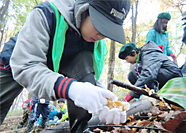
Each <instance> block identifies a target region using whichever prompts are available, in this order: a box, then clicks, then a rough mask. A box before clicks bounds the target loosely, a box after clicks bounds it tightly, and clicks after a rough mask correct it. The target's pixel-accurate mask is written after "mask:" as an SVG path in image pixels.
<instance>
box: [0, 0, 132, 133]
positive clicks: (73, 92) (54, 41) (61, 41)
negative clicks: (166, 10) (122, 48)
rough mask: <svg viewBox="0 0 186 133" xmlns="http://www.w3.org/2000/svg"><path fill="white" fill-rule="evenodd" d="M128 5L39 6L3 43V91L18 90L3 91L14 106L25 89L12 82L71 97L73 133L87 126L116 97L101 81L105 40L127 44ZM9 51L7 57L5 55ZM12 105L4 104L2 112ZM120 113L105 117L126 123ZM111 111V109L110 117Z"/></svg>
mask: <svg viewBox="0 0 186 133" xmlns="http://www.w3.org/2000/svg"><path fill="white" fill-rule="evenodd" d="M130 5H131V1H130V0H117V1H112V0H51V1H45V2H41V3H39V4H38V5H36V6H35V7H34V9H33V10H32V12H31V13H30V15H29V18H28V19H27V21H26V22H25V23H24V25H23V27H22V28H21V30H20V31H19V33H18V35H16V37H15V38H12V39H11V41H12V40H13V41H12V42H11V47H8V45H5V46H4V48H3V53H4V54H1V55H0V61H1V64H0V65H1V67H0V69H2V71H1V73H0V85H1V86H2V88H3V89H2V90H1V92H3V91H5V90H7V88H8V90H9V91H10V92H11V90H12V91H13V90H14V91H16V92H15V93H14V94H15V95H14V96H12V97H11V96H9V94H8V93H6V94H5V93H2V95H5V96H7V99H9V102H10V104H11V102H12V101H13V100H14V98H15V97H16V96H17V95H18V94H19V91H21V90H17V88H15V87H14V86H11V87H10V86H9V84H10V83H12V84H16V85H20V86H23V87H25V88H26V89H27V90H28V92H29V93H31V94H33V95H35V96H36V97H38V98H39V99H41V98H44V99H47V100H51V101H54V100H58V99H60V98H64V99H67V105H68V114H69V119H70V120H69V122H70V128H71V132H83V131H86V130H89V129H88V121H89V120H90V118H91V117H92V113H97V112H98V111H99V110H101V109H102V110H103V109H104V106H106V104H107V98H109V99H111V100H113V101H116V100H117V96H116V95H115V94H114V93H113V92H111V91H109V90H106V89H102V88H101V87H100V86H98V85H97V81H98V80H99V78H100V75H101V73H102V70H103V65H104V59H105V58H104V57H105V55H106V44H105V41H104V39H105V38H110V39H112V40H115V41H117V42H119V43H122V44H125V42H126V40H125V34H124V29H123V22H124V20H125V18H126V17H127V14H128V12H129V10H130ZM116 33H117V34H116ZM6 54H8V55H9V56H8V58H4V56H5V55H6ZM20 58H21V59H20ZM3 59H5V60H3ZM9 60H10V61H9ZM5 62H6V63H7V64H5ZM5 71H7V73H6V72H5ZM4 80H6V81H7V82H9V84H8V83H7V82H6V84H5V82H4ZM8 80H9V81H8ZM3 97H4V96H3ZM85 99H86V100H85ZM92 100H94V102H92ZM3 101H4V100H3ZM4 104H7V102H3V103H2V105H4ZM0 106H1V105H0ZM8 109H9V107H6V110H5V108H3V112H5V113H6V111H8ZM74 110H76V111H74ZM103 111H104V110H103ZM116 111H117V113H115V114H114V115H116V116H117V117H115V116H114V117H112V118H111V119H106V122H107V123H114V124H119V123H120V122H122V123H124V122H125V121H123V120H122V119H121V117H120V116H121V115H123V113H122V111H121V110H120V109H116ZM5 113H4V114H5ZM110 113H112V112H111V110H109V111H107V116H109V114H110ZM5 115H6V114H5Z"/></svg>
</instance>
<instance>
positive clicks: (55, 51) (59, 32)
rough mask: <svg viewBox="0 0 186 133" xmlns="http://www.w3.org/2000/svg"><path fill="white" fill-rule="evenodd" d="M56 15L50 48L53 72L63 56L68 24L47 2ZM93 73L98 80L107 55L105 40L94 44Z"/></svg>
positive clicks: (57, 68) (57, 67)
mask: <svg viewBox="0 0 186 133" xmlns="http://www.w3.org/2000/svg"><path fill="white" fill-rule="evenodd" d="M49 3H50V5H51V7H52V8H53V10H54V12H55V15H56V31H55V35H54V41H53V47H52V61H53V68H54V72H58V71H59V66H60V61H61V58H62V54H63V49H64V44H65V34H66V31H67V29H68V24H67V22H66V21H65V19H64V17H63V16H62V15H61V14H60V13H59V11H58V9H57V8H56V6H55V5H54V4H53V3H52V2H51V1H49ZM93 54H94V71H95V75H96V79H97V80H98V79H99V78H100V76H101V72H102V70H103V65H104V59H105V55H106V54H107V48H106V44H105V40H99V41H96V42H95V43H94V53H93Z"/></svg>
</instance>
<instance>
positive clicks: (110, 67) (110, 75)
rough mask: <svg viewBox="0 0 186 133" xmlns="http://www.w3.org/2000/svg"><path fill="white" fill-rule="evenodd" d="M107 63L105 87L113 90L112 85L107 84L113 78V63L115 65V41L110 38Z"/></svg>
mask: <svg viewBox="0 0 186 133" xmlns="http://www.w3.org/2000/svg"><path fill="white" fill-rule="evenodd" d="M109 53H110V54H109V63H108V75H107V89H108V90H110V91H113V85H112V84H109V81H110V80H111V79H113V78H114V65H115V41H113V40H111V43H110V52H109Z"/></svg>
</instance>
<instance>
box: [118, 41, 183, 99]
mask: <svg viewBox="0 0 186 133" xmlns="http://www.w3.org/2000/svg"><path fill="white" fill-rule="evenodd" d="M118 56H119V58H120V59H122V60H126V61H127V62H128V63H131V64H134V66H133V68H132V71H131V72H130V73H129V74H128V80H129V81H130V83H131V84H133V85H135V86H137V87H140V88H145V85H147V87H148V88H150V89H154V92H157V91H158V90H159V88H161V87H163V85H164V84H165V83H166V82H167V81H168V80H170V79H172V78H176V77H182V73H181V70H180V69H179V68H178V66H177V64H175V63H174V62H172V61H171V60H170V59H169V58H168V57H167V56H165V55H164V54H163V53H162V50H161V49H160V48H159V47H158V46H157V45H156V44H155V43H154V42H152V41H149V42H148V43H147V44H145V45H143V46H142V47H141V48H136V44H135V43H133V42H130V43H127V44H125V45H123V46H122V47H121V49H120V51H119V55H118ZM156 83H158V84H156ZM154 84H155V85H154ZM157 87H158V88H157ZM140 95H141V94H138V93H137V92H134V91H130V92H129V94H127V96H126V97H125V99H124V101H130V100H132V99H133V98H139V97H140Z"/></svg>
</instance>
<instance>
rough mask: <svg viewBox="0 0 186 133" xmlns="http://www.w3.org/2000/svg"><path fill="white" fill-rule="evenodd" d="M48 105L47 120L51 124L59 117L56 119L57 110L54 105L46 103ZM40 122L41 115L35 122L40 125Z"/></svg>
mask: <svg viewBox="0 0 186 133" xmlns="http://www.w3.org/2000/svg"><path fill="white" fill-rule="evenodd" d="M48 107H49V112H50V113H49V117H48V119H47V122H48V123H49V124H52V123H56V122H57V121H58V120H59V119H58V117H57V113H58V112H59V111H58V110H57V109H56V107H55V106H54V105H52V104H49V105H48ZM41 122H42V117H39V120H38V122H37V124H38V125H41Z"/></svg>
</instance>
